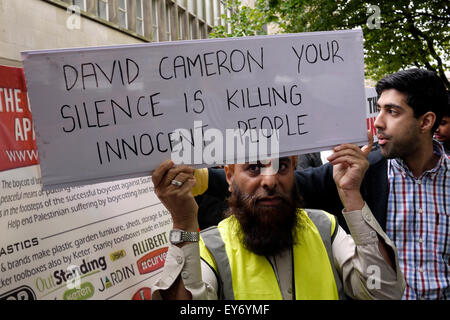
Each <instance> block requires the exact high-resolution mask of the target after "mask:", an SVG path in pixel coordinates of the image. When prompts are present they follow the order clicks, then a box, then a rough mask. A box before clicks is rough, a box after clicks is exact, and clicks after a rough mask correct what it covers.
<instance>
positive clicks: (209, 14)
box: [205, 1, 214, 25]
mask: <svg viewBox="0 0 450 320" xmlns="http://www.w3.org/2000/svg"><path fill="white" fill-rule="evenodd" d="M205 11H206V23H208V24H209V25H213V24H214V22H213V3H211V1H205Z"/></svg>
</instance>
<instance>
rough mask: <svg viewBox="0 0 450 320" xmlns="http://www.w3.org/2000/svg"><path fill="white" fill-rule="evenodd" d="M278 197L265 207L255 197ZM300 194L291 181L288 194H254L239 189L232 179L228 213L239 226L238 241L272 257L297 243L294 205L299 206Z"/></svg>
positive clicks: (273, 191) (271, 191)
mask: <svg viewBox="0 0 450 320" xmlns="http://www.w3.org/2000/svg"><path fill="white" fill-rule="evenodd" d="M267 196H273V197H280V198H281V199H282V201H281V202H280V204H279V205H277V206H264V205H261V204H259V203H258V200H259V199H261V198H263V197H267ZM301 202H302V200H301V196H300V194H299V192H298V189H297V186H296V184H295V183H294V187H293V188H292V192H291V194H290V195H286V194H282V193H280V192H278V191H276V190H269V191H266V190H264V191H262V192H259V193H257V194H255V195H249V194H246V193H244V192H242V191H241V190H240V189H239V187H237V185H236V184H235V183H234V182H233V192H232V194H231V197H230V198H228V205H229V207H230V208H229V209H228V215H231V214H233V215H234V216H235V217H236V219H237V221H238V222H239V224H240V226H241V231H242V232H241V233H240V234H239V237H240V240H241V241H242V242H243V244H244V246H245V247H246V248H247V249H248V250H250V251H252V252H253V253H256V254H258V255H262V256H273V255H276V254H279V253H281V252H282V251H283V250H285V249H288V248H291V247H292V245H293V244H294V243H295V242H296V235H297V229H298V228H297V226H299V219H298V215H297V208H299V207H301Z"/></svg>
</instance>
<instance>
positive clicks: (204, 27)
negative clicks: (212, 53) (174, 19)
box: [198, 22, 208, 39]
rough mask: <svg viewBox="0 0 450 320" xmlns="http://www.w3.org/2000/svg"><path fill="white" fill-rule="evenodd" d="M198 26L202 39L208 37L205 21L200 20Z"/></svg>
mask: <svg viewBox="0 0 450 320" xmlns="http://www.w3.org/2000/svg"><path fill="white" fill-rule="evenodd" d="M198 27H199V28H200V36H201V38H202V39H206V38H208V35H207V34H206V26H205V24H204V23H203V22H199V24H198Z"/></svg>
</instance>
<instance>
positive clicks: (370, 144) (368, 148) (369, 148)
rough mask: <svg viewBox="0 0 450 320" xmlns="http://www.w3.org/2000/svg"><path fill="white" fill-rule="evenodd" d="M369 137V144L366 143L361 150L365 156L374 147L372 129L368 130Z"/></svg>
mask: <svg viewBox="0 0 450 320" xmlns="http://www.w3.org/2000/svg"><path fill="white" fill-rule="evenodd" d="M367 137H368V138H369V144H368V145H365V146H364V147H362V148H361V150H362V152H363V153H364V156H365V157H366V158H367V156H368V155H369V153H370V151H372V147H373V134H372V131H370V130H368V131H367Z"/></svg>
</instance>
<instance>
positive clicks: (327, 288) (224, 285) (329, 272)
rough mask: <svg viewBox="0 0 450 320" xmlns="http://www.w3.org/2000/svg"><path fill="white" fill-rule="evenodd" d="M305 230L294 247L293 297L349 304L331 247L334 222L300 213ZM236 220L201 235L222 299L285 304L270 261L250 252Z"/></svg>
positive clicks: (330, 217) (318, 214)
mask: <svg viewBox="0 0 450 320" xmlns="http://www.w3.org/2000/svg"><path fill="white" fill-rule="evenodd" d="M297 214H298V215H300V217H299V221H301V223H300V225H301V227H300V228H301V229H300V230H298V232H297V241H296V243H295V244H294V246H293V250H292V252H293V255H292V270H293V271H292V274H293V281H292V286H293V288H292V289H293V293H294V295H293V297H294V299H297V300H337V299H345V294H344V292H343V289H342V282H341V280H340V277H339V274H338V272H337V271H336V268H335V267H334V259H333V254H332V250H331V243H332V241H333V239H334V235H335V233H336V232H337V226H336V220H335V217H334V216H333V215H331V214H329V213H326V212H325V211H320V210H311V209H307V210H306V211H305V210H303V209H298V210H297ZM239 231H240V225H239V223H238V222H237V220H236V218H235V217H234V216H230V217H228V218H227V219H225V220H223V221H221V222H220V223H219V225H218V226H217V227H210V228H208V229H205V230H204V231H202V232H201V239H200V256H201V258H202V259H203V260H204V261H205V262H206V263H207V264H208V265H209V266H210V267H211V268H212V269H213V270H214V271H215V274H216V276H217V279H218V282H219V286H220V288H219V297H220V298H223V299H226V300H233V299H236V300H281V299H282V295H281V290H280V288H279V285H278V281H277V278H276V275H275V272H274V270H273V268H272V265H271V264H270V262H269V260H268V259H267V258H266V257H264V256H260V255H257V254H255V253H252V252H251V251H249V250H247V249H246V248H245V247H244V245H243V244H242V242H241V241H240V237H239V236H238V232H239Z"/></svg>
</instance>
